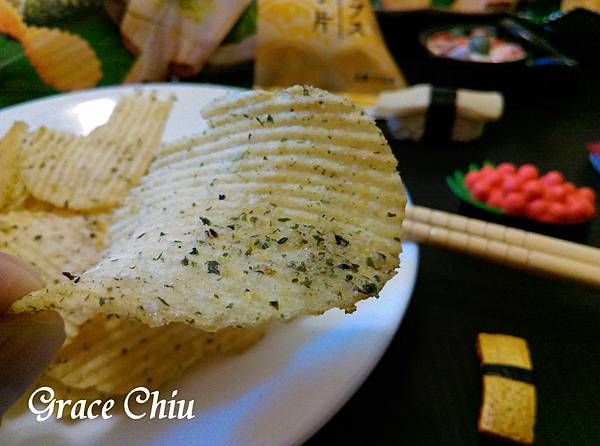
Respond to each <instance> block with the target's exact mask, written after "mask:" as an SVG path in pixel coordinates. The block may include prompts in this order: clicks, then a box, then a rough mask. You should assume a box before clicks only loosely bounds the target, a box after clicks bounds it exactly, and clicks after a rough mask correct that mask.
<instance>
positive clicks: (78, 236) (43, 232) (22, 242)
mask: <svg viewBox="0 0 600 446" xmlns="http://www.w3.org/2000/svg"><path fill="white" fill-rule="evenodd" d="M106 220H107V218H106V216H105V215H97V216H62V215H57V214H53V213H49V212H40V211H28V210H23V211H15V212H9V213H6V214H0V251H2V252H6V253H8V254H12V255H14V256H16V257H19V258H21V259H23V260H25V261H27V262H29V263H31V264H33V265H34V266H36V267H37V268H38V269H39V271H40V273H41V277H42V279H43V280H44V281H45V282H46V283H47V284H57V283H60V282H68V279H67V278H66V277H65V276H64V275H63V272H69V273H72V274H78V273H80V272H83V271H85V270H86V269H88V268H89V267H91V266H93V265H94V264H96V263H97V262H98V261H100V259H101V249H102V247H103V240H104V236H105V232H106ZM51 307H52V306H51ZM61 315H62V316H63V318H64V319H65V330H66V332H67V339H68V342H70V340H71V339H72V338H73V337H74V336H75V335H76V334H77V332H78V328H77V327H78V325H79V324H80V323H82V322H83V321H84V320H85V316H84V317H83V318H82V317H81V316H80V315H79V314H78V313H77V312H73V313H70V314H64V313H61Z"/></svg>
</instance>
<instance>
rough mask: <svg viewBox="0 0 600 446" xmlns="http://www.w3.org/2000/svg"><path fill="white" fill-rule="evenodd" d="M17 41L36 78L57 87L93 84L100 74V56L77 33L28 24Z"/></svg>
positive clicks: (81, 87) (80, 87) (73, 87)
mask: <svg viewBox="0 0 600 446" xmlns="http://www.w3.org/2000/svg"><path fill="white" fill-rule="evenodd" d="M21 43H22V44H23V50H24V52H25V54H26V55H27V57H28V58H29V61H30V62H31V64H32V65H33V66H34V67H35V69H36V71H37V72H38V74H39V76H40V78H42V80H43V81H44V82H46V83H47V84H48V85H50V86H52V87H54V88H56V89H57V90H59V91H69V90H79V89H83V88H90V87H94V86H95V85H96V84H97V83H98V81H99V80H100V79H101V78H102V69H101V68H100V60H99V59H98V57H97V56H96V53H95V52H94V50H93V49H92V47H90V45H89V44H88V43H87V42H86V41H85V40H83V39H82V38H81V37H79V36H76V35H74V34H71V33H69V32H66V31H63V30H59V29H50V28H38V27H35V26H29V27H27V28H26V29H25V32H24V33H23V35H22V37H21Z"/></svg>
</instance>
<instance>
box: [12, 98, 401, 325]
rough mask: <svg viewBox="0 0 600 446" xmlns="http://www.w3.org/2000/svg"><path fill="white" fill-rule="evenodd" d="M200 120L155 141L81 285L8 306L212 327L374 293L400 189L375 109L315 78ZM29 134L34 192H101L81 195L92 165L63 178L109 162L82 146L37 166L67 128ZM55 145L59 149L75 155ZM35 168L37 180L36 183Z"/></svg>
mask: <svg viewBox="0 0 600 446" xmlns="http://www.w3.org/2000/svg"><path fill="white" fill-rule="evenodd" d="M205 116H206V117H207V118H208V120H209V122H210V124H211V125H212V127H211V128H210V129H209V130H208V131H207V132H206V133H205V134H204V135H203V136H200V137H198V138H197V139H195V140H193V141H192V142H191V143H190V142H188V143H184V144H178V145H177V146H176V147H175V148H174V149H173V150H168V149H167V150H165V151H163V154H162V155H161V157H160V159H159V160H157V161H156V162H155V163H154V164H153V166H152V167H151V171H150V173H149V174H148V175H147V176H145V177H144V178H143V179H142V181H141V182H140V184H139V185H138V186H136V187H135V188H134V189H132V191H131V192H130V194H129V195H128V197H127V199H126V201H125V204H124V206H123V207H122V208H120V209H119V210H117V212H116V214H115V219H116V221H117V222H118V223H116V224H115V226H113V228H112V229H111V233H110V239H111V245H110V247H109V249H108V250H107V252H106V253H105V257H104V260H102V261H101V262H100V263H99V264H98V265H96V266H95V267H93V268H92V269H90V270H88V271H87V272H85V273H83V274H82V275H81V276H80V277H79V280H78V281H77V283H74V282H71V283H68V284H62V285H57V286H52V287H50V288H49V289H48V290H43V291H40V292H37V293H33V294H32V295H30V296H28V297H26V298H24V299H22V300H21V301H19V302H17V303H16V304H15V306H14V308H15V310H16V311H27V310H28V309H31V308H46V307H50V306H53V307H56V308H58V309H59V310H60V311H62V312H63V313H65V314H71V313H77V314H82V313H87V315H88V316H89V317H90V318H92V317H93V316H94V315H97V314H101V313H105V314H116V315H121V316H124V317H128V318H130V319H137V320H139V321H142V322H145V323H147V324H148V325H151V326H160V325H165V324H168V323H172V322H180V323H184V324H188V325H190V326H194V327H196V328H199V329H202V330H206V331H218V330H221V329H223V328H226V327H232V326H239V327H253V326H257V325H261V324H262V323H263V322H266V321H269V320H273V319H276V320H290V319H293V318H294V317H296V316H299V315H302V314H320V313H322V312H324V311H326V310H328V309H330V308H334V307H338V308H342V309H344V310H346V311H349V312H350V311H353V310H354V309H355V306H354V305H355V303H356V302H357V301H359V300H361V299H365V298H367V297H369V296H373V295H376V294H377V293H378V292H379V290H381V288H382V287H383V285H384V284H385V283H386V282H387V280H388V279H389V278H390V277H392V276H393V275H394V273H395V268H396V267H397V266H398V261H399V260H398V256H399V252H400V236H401V224H402V219H403V215H404V205H405V197H404V191H403V187H402V183H401V181H400V177H399V176H398V174H397V172H396V160H395V158H394V156H393V155H392V152H391V150H390V148H389V146H388V145H387V142H386V141H385V138H384V137H383V135H382V134H381V132H380V131H379V129H378V128H377V127H376V125H375V123H374V121H373V120H372V119H371V118H370V117H368V116H366V115H365V114H364V113H363V112H362V111H361V110H360V109H358V108H356V107H355V106H353V105H352V104H351V103H350V102H348V101H347V100H344V99H341V98H338V97H336V96H333V95H330V94H328V93H325V92H323V91H321V90H316V89H312V88H309V87H292V88H289V89H287V90H283V91H281V92H277V93H268V92H264V91H255V92H248V93H243V94H240V95H236V96H229V97H226V98H223V99H221V100H217V101H216V102H215V103H214V104H212V105H211V106H209V107H208V108H207V109H206V110H205ZM36 133H37V134H36V139H34V140H33V141H34V142H36V141H38V140H39V141H40V143H39V144H38V146H39V147H37V146H36V145H35V144H34V145H33V146H32V147H35V148H29V152H30V153H29V155H28V156H30V159H31V161H30V162H29V163H27V161H26V162H25V163H24V166H25V167H27V166H29V171H27V170H26V171H25V172H26V173H25V176H26V179H27V186H28V188H30V189H31V190H32V193H34V194H35V195H36V196H38V197H40V198H42V196H41V195H43V194H44V193H45V191H48V190H49V191H52V194H51V195H52V197H50V196H45V199H47V200H49V201H50V198H52V199H53V200H54V202H57V203H60V201H59V200H61V199H64V197H65V193H67V192H68V193H73V192H75V196H68V201H69V207H71V203H74V202H75V201H71V200H78V201H77V203H78V206H82V207H83V206H84V205H86V204H87V202H83V201H82V200H83V198H81V197H89V196H94V198H95V199H96V200H101V199H102V197H104V196H105V195H104V194H106V193H107V190H103V191H102V193H100V192H99V191H98V193H95V194H92V192H91V191H89V192H86V193H82V188H84V187H86V184H89V183H94V182H95V181H94V180H95V176H94V175H89V174H86V173H82V174H81V175H78V180H77V183H73V182H72V181H70V175H73V172H78V170H77V168H76V166H77V167H81V166H83V164H84V162H85V164H86V165H90V166H94V168H95V169H99V166H102V167H104V166H105V165H106V164H102V163H100V162H97V161H93V160H92V154H91V153H89V151H86V156H81V157H78V159H81V160H82V161H73V163H74V164H73V165H72V166H70V167H69V169H68V170H67V169H64V170H61V168H63V167H62V166H60V167H59V166H58V165H56V167H53V169H57V170H56V171H57V172H63V173H62V174H60V173H55V172H54V171H53V170H49V171H48V172H52V173H48V172H46V171H41V170H40V169H39V167H38V166H39V163H40V159H39V158H36V154H37V153H38V151H41V150H42V146H43V147H48V146H49V145H51V144H48V141H49V140H52V141H60V140H65V139H66V137H64V136H63V135H60V134H57V133H56V132H53V133H52V132H50V133H49V131H39V132H36ZM55 146H56V145H55ZM58 147H60V148H61V150H60V151H58V152H57V159H60V160H61V163H63V164H67V165H68V164H69V163H71V161H70V160H69V159H70V158H69V157H67V156H65V155H64V153H65V152H67V150H68V149H67V148H65V147H64V144H60V145H58ZM67 147H69V146H67ZM55 150H56V149H55ZM69 153H71V152H69ZM33 159H35V161H33ZM43 159H46V161H47V163H48V164H50V163H52V162H53V160H50V159H49V157H46V158H43ZM83 160H85V161H83ZM75 163H76V164H75ZM115 166H116V164H115ZM119 166H120V164H119ZM61 175H62V176H63V177H65V178H67V180H69V181H64V182H63V183H62V184H65V183H66V184H67V186H62V184H61V182H60V181H58V178H59V177H60V176H61ZM47 176H52V177H53V178H54V181H52V182H49V181H47V180H48V178H47ZM79 177H81V178H80V179H79ZM37 178H44V179H45V181H43V182H42V183H40V184H43V186H37V188H36V187H35V184H34V183H35V181H36V179H37ZM123 186H124V188H126V185H123ZM59 188H61V189H62V190H61V192H60V193H56V190H57V189H59ZM65 189H66V190H65ZM78 195H80V196H81V197H79V196H78ZM60 197H62V198H60ZM111 198H112V195H111ZM95 204H96V205H97V204H98V202H95ZM123 222H126V223H123Z"/></svg>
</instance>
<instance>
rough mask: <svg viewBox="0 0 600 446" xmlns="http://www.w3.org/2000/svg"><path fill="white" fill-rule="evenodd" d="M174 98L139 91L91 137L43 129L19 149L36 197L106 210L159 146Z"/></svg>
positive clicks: (24, 174)
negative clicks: (160, 97)
mask: <svg viewBox="0 0 600 446" xmlns="http://www.w3.org/2000/svg"><path fill="white" fill-rule="evenodd" d="M171 106H172V99H171V98H170V99H166V100H159V99H158V98H157V97H156V96H155V95H150V96H142V95H140V94H136V95H133V96H130V97H127V98H124V99H123V100H121V102H119V104H118V105H117V107H116V108H115V110H114V111H113V114H112V115H111V117H110V119H109V121H108V122H107V123H106V124H105V125H103V126H101V127H99V128H97V129H95V130H94V131H92V132H91V133H90V134H89V135H88V136H85V137H84V136H78V135H73V134H70V133H64V132H58V131H56V130H51V129H48V128H45V127H41V128H39V129H37V130H36V131H34V132H33V133H31V134H30V135H29V136H28V137H27V139H26V141H25V143H24V144H23V146H22V148H21V150H20V152H19V162H20V167H21V175H22V177H23V179H24V181H25V184H26V186H27V189H29V191H30V192H31V194H32V195H33V196H35V197H36V198H38V199H40V200H43V201H47V202H49V203H52V204H53V205H54V206H57V207H63V208H66V209H71V210H84V211H93V210H103V209H108V208H111V207H114V206H115V205H117V204H118V203H119V202H121V201H122V200H123V199H124V197H125V195H126V194H127V192H128V190H129V189H130V188H131V187H132V186H133V185H134V184H136V183H137V182H138V181H139V179H140V177H141V176H142V175H143V174H144V173H145V172H146V170H147V169H148V166H149V164H150V162H151V161H152V159H153V157H154V156H155V154H156V151H157V149H158V147H159V146H160V138H161V135H162V131H163V128H164V125H165V121H166V119H167V117H168V115H169V111H170V110H171Z"/></svg>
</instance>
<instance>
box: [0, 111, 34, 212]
mask: <svg viewBox="0 0 600 446" xmlns="http://www.w3.org/2000/svg"><path fill="white" fill-rule="evenodd" d="M26 135H27V125H26V124H25V123H23V122H15V123H14V124H13V125H12V127H11V128H10V129H9V130H8V131H7V132H6V134H5V135H4V137H2V139H0V166H1V168H0V211H2V210H4V209H18V208H20V207H21V206H22V205H23V203H24V202H25V199H26V198H27V195H28V193H27V189H26V188H25V184H24V183H23V181H21V175H20V174H19V161H18V156H17V155H18V149H19V147H20V146H21V142H22V141H23V139H24V138H25V136H26Z"/></svg>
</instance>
